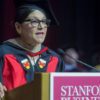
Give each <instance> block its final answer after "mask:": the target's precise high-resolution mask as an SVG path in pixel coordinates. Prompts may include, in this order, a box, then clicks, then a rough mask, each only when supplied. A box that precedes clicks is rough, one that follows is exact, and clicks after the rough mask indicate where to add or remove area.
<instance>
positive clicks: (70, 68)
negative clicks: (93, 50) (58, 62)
mask: <svg viewBox="0 0 100 100" xmlns="http://www.w3.org/2000/svg"><path fill="white" fill-rule="evenodd" d="M68 55H69V56H71V57H72V58H74V59H76V60H78V59H80V54H79V53H78V51H77V50H76V49H75V48H71V47H70V48H67V49H65V55H63V59H64V62H65V70H64V71H65V72H87V71H88V69H86V68H85V67H84V66H83V65H82V64H80V63H78V62H76V61H75V60H74V59H72V58H71V57H69V56H68Z"/></svg>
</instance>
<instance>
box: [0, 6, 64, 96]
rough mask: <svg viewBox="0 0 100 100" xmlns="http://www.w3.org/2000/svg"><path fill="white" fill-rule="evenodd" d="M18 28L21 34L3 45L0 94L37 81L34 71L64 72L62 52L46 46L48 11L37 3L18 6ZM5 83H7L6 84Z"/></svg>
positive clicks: (0, 49)
mask: <svg viewBox="0 0 100 100" xmlns="http://www.w3.org/2000/svg"><path fill="white" fill-rule="evenodd" d="M14 25H15V30H16V32H17V33H18V34H19V37H17V38H14V39H9V40H7V41H5V42H4V43H3V44H2V45H1V46H0V51H1V52H2V54H0V73H1V75H0V80H1V83H0V94H1V97H3V96H4V91H6V90H11V89H13V88H16V87H18V86H20V85H23V84H25V83H27V82H30V81H31V80H33V76H34V72H59V71H63V61H62V59H61V58H60V56H59V55H57V54H56V53H55V52H53V51H52V50H50V49H48V47H45V46H43V45H42V43H43V42H44V40H45V37H46V34H47V28H48V26H49V25H50V19H49V17H48V16H47V14H46V12H45V11H44V10H43V9H41V8H39V7H38V6H36V5H27V4H26V5H22V6H20V7H19V8H17V11H16V17H15V22H14ZM2 84H3V85H2Z"/></svg>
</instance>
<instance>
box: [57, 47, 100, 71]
mask: <svg viewBox="0 0 100 100" xmlns="http://www.w3.org/2000/svg"><path fill="white" fill-rule="evenodd" d="M57 51H58V53H60V54H62V55H67V56H68V57H70V58H71V59H73V60H74V61H76V62H78V63H80V64H82V65H84V66H86V67H88V68H91V69H94V70H96V71H97V72H100V70H98V69H96V68H95V67H93V66H91V65H89V64H87V63H85V62H83V61H81V60H78V59H75V58H73V57H72V56H70V55H69V54H67V53H65V52H64V50H62V49H61V48H58V49H57Z"/></svg>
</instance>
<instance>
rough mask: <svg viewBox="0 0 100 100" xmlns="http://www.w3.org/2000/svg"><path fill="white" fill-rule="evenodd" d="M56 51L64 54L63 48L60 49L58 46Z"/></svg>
mask: <svg viewBox="0 0 100 100" xmlns="http://www.w3.org/2000/svg"><path fill="white" fill-rule="evenodd" d="M57 51H58V53H59V54H62V55H64V54H65V52H64V50H63V49H61V48H58V49H57Z"/></svg>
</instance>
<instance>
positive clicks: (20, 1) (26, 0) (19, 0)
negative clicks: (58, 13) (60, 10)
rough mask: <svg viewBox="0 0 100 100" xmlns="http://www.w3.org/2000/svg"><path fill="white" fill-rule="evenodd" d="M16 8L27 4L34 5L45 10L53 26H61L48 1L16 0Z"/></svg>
mask: <svg viewBox="0 0 100 100" xmlns="http://www.w3.org/2000/svg"><path fill="white" fill-rule="evenodd" d="M14 3H15V6H16V8H17V7H19V6H22V5H25V4H34V5H37V6H39V7H40V8H42V9H44V10H45V11H46V13H47V14H48V16H49V18H50V19H51V24H52V25H59V22H58V20H57V19H56V17H55V14H54V12H53V10H52V7H51V5H50V2H49V1H48V0H14Z"/></svg>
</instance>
